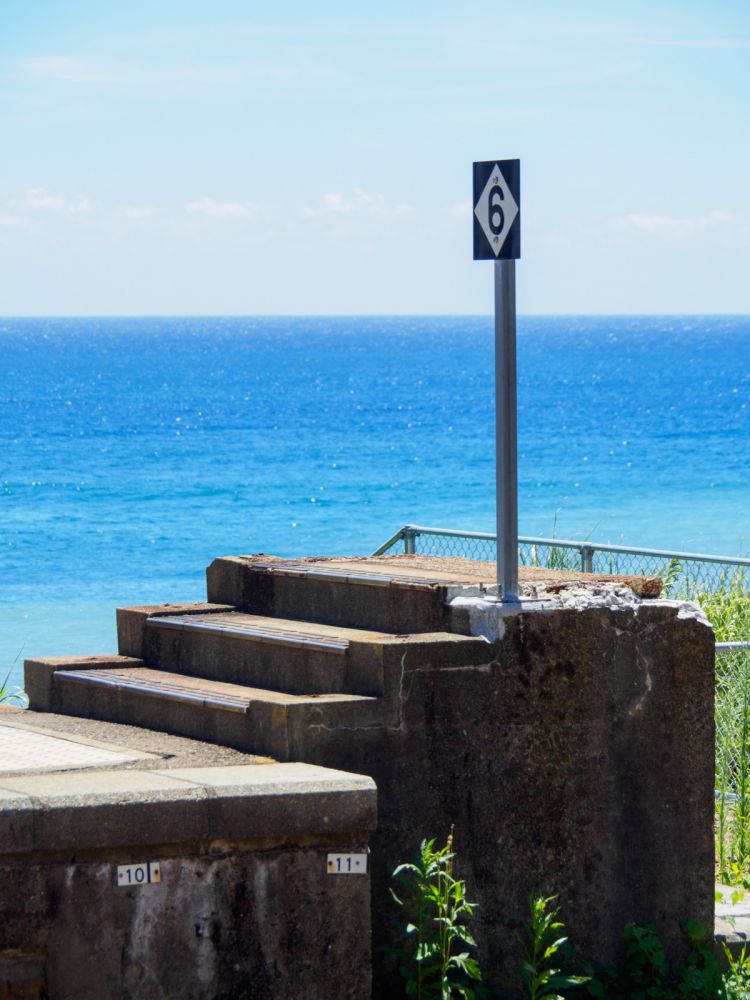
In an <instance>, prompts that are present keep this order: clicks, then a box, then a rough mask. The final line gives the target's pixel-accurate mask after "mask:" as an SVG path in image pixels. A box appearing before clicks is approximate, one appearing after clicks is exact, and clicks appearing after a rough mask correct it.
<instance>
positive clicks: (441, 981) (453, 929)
mask: <svg viewBox="0 0 750 1000" xmlns="http://www.w3.org/2000/svg"><path fill="white" fill-rule="evenodd" d="M454 857H455V855H454V853H453V830H452V829H451V832H450V836H449V837H448V841H447V843H446V844H445V846H444V847H440V848H437V847H436V846H435V841H434V840H423V841H422V844H421V846H420V849H419V854H418V855H417V857H416V858H415V859H414V861H413V862H411V863H407V864H403V865H399V866H398V868H396V870H395V871H394V873H393V877H394V879H395V880H396V882H397V883H398V892H396V891H394V890H393V889H391V896H392V898H393V900H394V902H395V903H396V905H397V906H398V907H399V910H400V911H401V918H402V919H401V920H396V921H395V923H396V926H397V929H398V933H399V937H400V938H401V941H402V943H401V945H400V947H398V948H394V949H390V950H391V951H392V952H393V953H394V954H395V955H396V956H397V958H398V959H399V971H400V972H401V975H402V976H403V978H404V980H405V984H406V995H407V996H409V997H416V998H417V1000H451V998H452V997H460V998H461V1000H480V998H483V997H485V996H486V993H485V991H484V989H483V987H482V982H481V980H482V973H481V970H480V968H479V965H478V964H477V962H476V960H475V959H474V958H472V956H471V953H470V949H472V948H474V947H475V942H474V938H473V937H472V935H471V933H470V932H469V930H468V928H467V926H466V921H467V920H468V919H470V918H471V917H472V916H473V914H474V911H475V910H476V904H475V903H470V902H469V901H468V899H467V898H466V885H465V883H464V882H463V881H461V880H460V879H457V878H456V877H455V876H454V874H453V860H454Z"/></svg>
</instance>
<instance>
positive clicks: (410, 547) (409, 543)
mask: <svg viewBox="0 0 750 1000" xmlns="http://www.w3.org/2000/svg"><path fill="white" fill-rule="evenodd" d="M415 537H416V533H415V532H414V531H412V529H411V528H407V529H406V531H405V532H404V552H405V553H406V555H407V556H413V555H414V553H415V552H416V548H417V547H416V545H415Z"/></svg>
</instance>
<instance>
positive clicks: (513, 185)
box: [474, 160, 521, 260]
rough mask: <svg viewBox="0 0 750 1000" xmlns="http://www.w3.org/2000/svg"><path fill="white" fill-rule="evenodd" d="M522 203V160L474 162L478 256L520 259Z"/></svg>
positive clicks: (475, 256)
mask: <svg viewBox="0 0 750 1000" xmlns="http://www.w3.org/2000/svg"><path fill="white" fill-rule="evenodd" d="M520 203H521V161H520V160H486V161H485V162H483V163H475V164H474V260H518V258H519V257H520V256H521V209H520Z"/></svg>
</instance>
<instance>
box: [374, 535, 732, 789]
mask: <svg viewBox="0 0 750 1000" xmlns="http://www.w3.org/2000/svg"><path fill="white" fill-rule="evenodd" d="M396 552H402V553H407V554H411V553H419V554H420V555H435V556H463V557H464V558H468V559H484V560H487V561H489V562H494V561H495V558H496V555H495V553H496V546H495V536H494V535H492V534H488V533H485V532H479V531H452V530H450V529H447V528H426V527H421V526H419V525H406V526H405V527H403V528H402V529H401V530H400V531H399V532H397V533H396V534H395V535H394V536H393V537H392V538H389V539H388V541H387V542H386V543H385V544H384V545H382V546H381V547H380V548H379V549H378V550H377V552H374V553H373V555H386V554H389V553H396ZM518 561H519V565H521V566H546V567H549V568H550V569H561V570H573V571H578V572H584V573H606V574H626V575H634V576H660V577H661V578H662V581H663V584H664V590H663V592H664V595H665V596H667V597H671V598H676V599H680V598H682V599H686V600H690V601H695V602H696V603H697V604H700V606H701V607H702V608H703V610H704V611H705V613H706V615H707V616H708V618H709V620H710V622H711V624H712V625H713V627H714V631H715V633H716V769H717V775H716V781H717V788H721V789H725V790H726V791H728V792H731V793H734V792H736V791H737V788H738V783H739V782H741V781H744V780H747V783H748V795H750V560H748V559H737V558H733V557H722V556H707V555H701V554H698V553H691V552H670V551H668V550H660V549H631V548H627V547H626V546H623V545H603V544H600V543H598V542H588V541H586V542H574V541H569V540H565V539H557V538H529V537H521V538H519V539H518Z"/></svg>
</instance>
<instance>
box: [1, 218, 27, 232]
mask: <svg viewBox="0 0 750 1000" xmlns="http://www.w3.org/2000/svg"><path fill="white" fill-rule="evenodd" d="M30 228H31V222H30V220H29V219H26V218H24V217H23V216H22V215H0V229H30Z"/></svg>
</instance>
